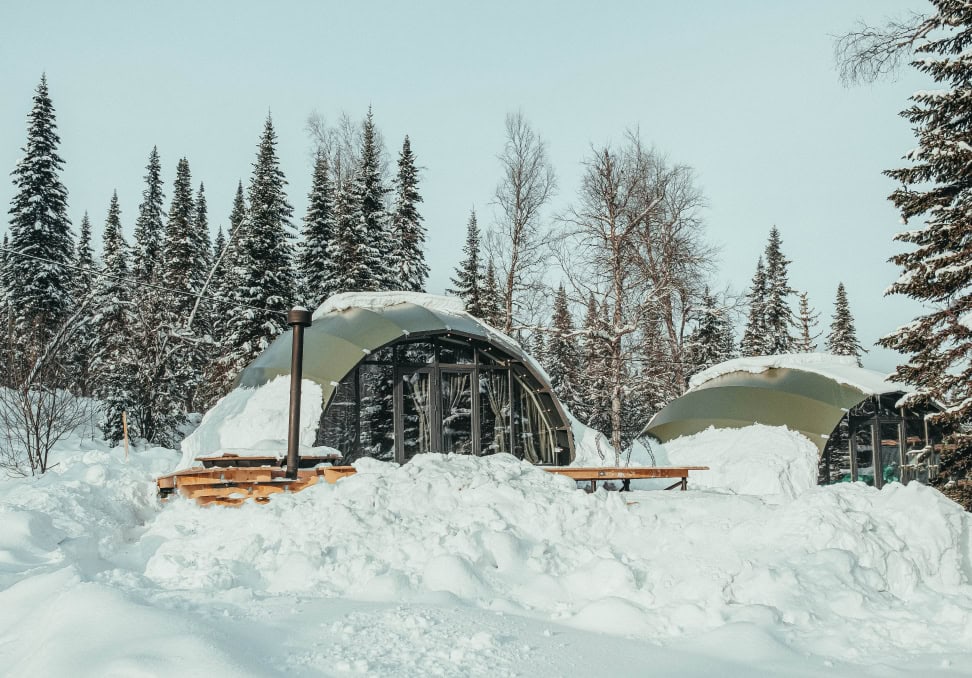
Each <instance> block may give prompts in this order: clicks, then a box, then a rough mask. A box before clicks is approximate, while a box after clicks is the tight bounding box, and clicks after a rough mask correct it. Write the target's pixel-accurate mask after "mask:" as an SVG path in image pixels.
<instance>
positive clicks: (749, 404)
mask: <svg viewBox="0 0 972 678" xmlns="http://www.w3.org/2000/svg"><path fill="white" fill-rule="evenodd" d="M905 392H906V388H905V386H904V385H902V384H898V383H895V382H891V381H888V380H887V378H886V377H885V376H884V375H882V374H881V373H879V372H875V371H873V370H868V369H864V368H861V367H859V366H858V365H857V361H856V359H855V358H853V357H846V356H834V355H830V354H821V353H803V354H786V355H776V356H758V357H748V358H737V359H734V360H729V361H726V362H724V363H720V364H718V365H715V366H713V367H711V368H709V369H707V370H704V371H703V372H700V373H699V374H697V375H695V376H694V377H693V378H692V380H691V382H690V384H689V389H688V391H686V393H685V394H683V395H682V396H680V397H679V398H676V399H675V400H673V401H672V402H670V403H668V405H666V406H665V407H664V408H662V409H661V410H660V411H659V412H658V413H657V414H656V415H655V416H654V417H653V418H652V419H651V421H650V422H649V423H648V425H647V426H646V428H645V430H644V433H645V434H647V435H649V436H651V437H653V438H655V439H657V440H659V441H661V442H663V443H664V442H667V441H670V440H672V439H675V438H678V437H681V436H687V435H692V434H695V433H699V432H701V431H704V430H706V429H708V428H710V427H714V428H742V427H745V426H750V425H752V424H764V425H768V426H786V427H787V428H789V429H790V430H793V431H797V432H799V433H801V434H802V435H804V436H805V437H806V438H808V439H809V440H810V441H811V442H813V443H814V445H816V446H817V449H818V450H819V451H820V461H821V469H820V479H821V482H834V481H840V480H864V481H866V482H869V483H872V484H875V485H877V486H879V487H880V486H881V485H882V484H884V483H885V482H888V481H890V480H902V481H905V482H907V480H910V479H913V478H919V479H925V478H927V474H928V473H929V469H928V468H927V467H928V466H929V464H928V463H927V461H928V459H927V456H926V457H925V458H923V462H925V463H924V466H923V468H921V469H919V468H917V467H916V465H915V464H914V463H913V462H914V461H915V459H916V458H917V457H918V456H920V455H918V452H919V451H920V450H924V449H931V450H933V449H934V440H933V438H934V437H935V433H936V432H935V431H934V430H929V427H928V426H927V425H926V423H925V420H924V415H925V414H926V412H916V411H913V410H906V409H904V408H901V407H899V406H898V401H899V400H900V398H901V396H903V395H904V393H905ZM939 442H940V441H939ZM875 451H876V452H877V455H876V456H877V457H878V459H877V464H875ZM931 466H934V464H931ZM930 472H931V473H934V468H932V469H931V470H930Z"/></svg>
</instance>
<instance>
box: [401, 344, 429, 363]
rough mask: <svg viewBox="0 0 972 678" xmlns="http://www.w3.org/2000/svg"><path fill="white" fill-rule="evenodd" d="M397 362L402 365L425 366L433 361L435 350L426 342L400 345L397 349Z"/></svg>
mask: <svg viewBox="0 0 972 678" xmlns="http://www.w3.org/2000/svg"><path fill="white" fill-rule="evenodd" d="M398 350H399V354H398V355H399V360H400V362H403V363H411V364H413V365H414V364H425V363H431V362H434V361H435V348H434V347H433V346H432V344H431V343H429V342H427V341H418V342H413V343H410V344H402V345H401V346H399V347H398Z"/></svg>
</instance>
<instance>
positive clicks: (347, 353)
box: [239, 302, 574, 464]
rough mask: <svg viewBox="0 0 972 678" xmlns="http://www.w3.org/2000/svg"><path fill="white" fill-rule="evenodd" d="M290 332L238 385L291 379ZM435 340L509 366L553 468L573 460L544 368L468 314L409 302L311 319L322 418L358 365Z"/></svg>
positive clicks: (309, 357) (308, 342) (310, 357)
mask: <svg viewBox="0 0 972 678" xmlns="http://www.w3.org/2000/svg"><path fill="white" fill-rule="evenodd" d="M291 332H292V330H290V331H287V332H285V333H284V334H282V335H281V336H279V337H277V339H275V340H274V341H273V342H272V343H271V344H270V346H268V347H267V349H266V350H265V351H264V352H263V353H262V354H261V355H260V356H259V357H257V359H256V360H254V361H253V362H252V363H251V364H250V365H249V366H248V367H247V368H246V369H245V370H244V371H243V372H242V374H241V375H240V377H239V385H241V386H245V387H256V386H261V385H263V384H266V383H268V382H269V381H271V380H272V379H274V378H276V377H278V376H281V375H289V374H290V351H291V342H292V335H291ZM439 337H442V338H445V339H449V340H452V341H459V342H465V343H468V344H470V345H475V346H476V347H479V350H484V351H486V352H487V353H488V354H490V355H491V357H494V358H495V359H496V360H497V361H501V362H502V363H503V365H504V367H508V369H509V370H510V372H511V373H512V374H514V375H515V376H516V378H517V379H518V380H519V381H521V382H522V383H523V384H524V385H525V386H527V387H528V389H529V391H530V395H531V397H532V398H534V399H535V400H536V402H537V407H538V411H540V412H542V413H543V414H542V416H544V417H545V418H546V424H547V426H548V427H549V428H550V430H551V431H552V432H553V435H554V441H555V445H556V447H557V448H559V449H561V450H563V451H565V452H566V454H562V455H560V458H559V459H557V460H556V462H555V463H558V464H566V463H569V462H570V461H572V460H573V456H574V444H573V436H572V434H571V430H570V426H569V423H568V422H569V420H568V417H567V414H566V412H565V411H564V409H563V406H562V405H561V404H560V402H559V401H558V400H557V398H556V396H555V394H554V393H553V390H552V388H551V386H550V383H549V380H548V378H547V376H546V374H545V373H544V372H543V370H542V368H540V367H539V366H538V365H537V364H536V363H535V362H534V361H533V359H532V358H531V357H530V356H529V355H528V354H526V353H525V352H524V351H523V350H522V349H521V348H520V347H519V346H518V345H517V344H516V343H514V342H513V341H512V340H510V339H509V338H508V337H506V336H505V335H503V334H501V333H499V332H497V331H496V330H494V329H492V328H491V327H489V326H488V325H486V324H485V323H482V322H481V321H479V320H477V319H476V318H474V317H473V316H471V315H469V314H465V313H463V314H461V315H459V314H455V313H449V312H446V311H443V310H438V309H433V308H428V307H426V306H422V305H419V304H416V303H407V302H406V303H396V304H394V305H390V306H385V307H380V308H365V307H359V306H353V307H350V308H345V309H343V310H335V311H332V312H329V313H325V314H323V315H320V316H319V317H315V320H314V321H313V323H312V324H311V326H310V327H308V328H306V329H305V330H304V358H303V377H304V379H310V380H312V381H314V382H316V383H318V384H319V385H320V386H321V390H322V392H323V393H322V401H323V402H322V403H321V405H322V411H323V412H324V413H325V414H326V413H327V410H328V408H329V407H330V405H331V403H332V400H333V397H334V394H335V392H336V390H337V389H338V387H339V386H340V385H341V383H342V381H343V380H345V379H346V378H347V377H348V376H349V375H351V374H352V373H353V372H354V371H355V368H357V367H358V365H359V364H362V363H364V362H365V361H367V360H369V358H371V357H372V356H376V355H379V354H381V352H382V351H383V350H384V349H387V348H388V347H392V346H396V345H398V344H402V343H407V342H412V341H419V340H422V339H432V338H439ZM322 421H323V418H322ZM399 456H400V455H399Z"/></svg>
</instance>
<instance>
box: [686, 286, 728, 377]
mask: <svg viewBox="0 0 972 678" xmlns="http://www.w3.org/2000/svg"><path fill="white" fill-rule="evenodd" d="M693 315H694V320H695V329H694V330H693V331H692V334H691V335H690V336H689V340H688V342H687V343H688V346H687V350H686V352H685V355H686V358H687V361H688V363H689V364H688V365H686V370H685V373H686V375H688V376H692V375H693V374H697V373H698V372H701V371H702V370H704V369H707V368H709V367H712V366H713V365H717V364H719V363H721V362H725V361H726V360H729V359H730V358H732V357H733V354H734V347H733V339H732V324H731V323H730V322H729V318H728V317H727V313H726V309H725V308H724V307H723V306H720V305H719V302H718V300H717V299H716V297H715V295H714V294H712V292H711V291H710V290H709V288H708V287H706V288H705V291H704V292H703V293H702V298H701V300H700V303H699V309H698V310H697V311H696V312H695V313H694V314H693Z"/></svg>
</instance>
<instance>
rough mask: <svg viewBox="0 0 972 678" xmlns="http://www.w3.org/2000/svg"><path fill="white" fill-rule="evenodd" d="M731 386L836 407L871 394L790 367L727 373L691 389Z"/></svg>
mask: <svg viewBox="0 0 972 678" xmlns="http://www.w3.org/2000/svg"><path fill="white" fill-rule="evenodd" d="M730 386H734V387H746V388H753V389H766V390H771V391H778V392H785V393H795V394H799V395H802V396H805V397H807V398H811V399H813V400H819V401H821V402H826V403H831V404H833V405H834V406H836V407H846V408H850V407H853V406H854V405H856V404H857V403H859V402H861V401H862V400H865V399H866V398H867V397H868V394H866V393H864V392H863V391H861V390H860V389H858V388H856V387H853V386H848V385H846V384H841V383H839V382H836V381H834V380H833V379H829V378H827V377H825V376H823V375H820V374H814V373H812V372H802V371H800V370H793V369H788V368H779V369H772V370H767V371H766V372H758V373H755V374H754V373H751V372H732V373H730V374H724V375H722V376H721V377H716V378H715V379H712V380H710V381H707V382H705V383H704V384H702V385H701V386H699V387H698V388H696V389H694V390H692V391H689V393H697V392H701V391H708V390H713V389H721V388H725V387H730ZM686 395H687V394H686Z"/></svg>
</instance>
